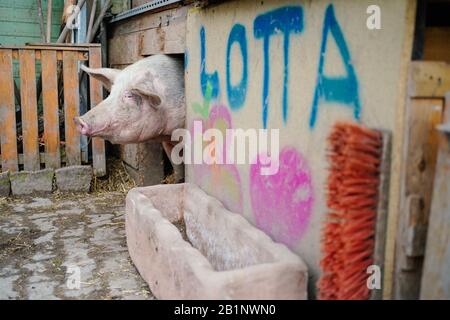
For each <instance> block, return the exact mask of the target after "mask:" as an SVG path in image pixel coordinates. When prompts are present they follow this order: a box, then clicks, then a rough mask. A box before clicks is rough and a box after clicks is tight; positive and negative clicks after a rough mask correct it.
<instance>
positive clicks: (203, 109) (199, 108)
mask: <svg viewBox="0 0 450 320" xmlns="http://www.w3.org/2000/svg"><path fill="white" fill-rule="evenodd" d="M212 89H213V88H212V85H211V83H210V82H209V81H208V82H207V83H206V92H205V99H204V100H203V105H201V104H200V103H198V102H194V103H193V104H192V109H194V112H195V113H198V114H200V115H201V116H202V118H207V117H208V115H209V107H210V104H211V99H212Z"/></svg>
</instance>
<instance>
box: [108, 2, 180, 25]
mask: <svg viewBox="0 0 450 320" xmlns="http://www.w3.org/2000/svg"><path fill="white" fill-rule="evenodd" d="M177 2H181V0H153V1H150V2H148V3H145V4H143V5H141V6H139V7H136V8H133V9H130V10H127V11H124V12H121V13H119V14H117V15H115V16H114V17H113V18H112V19H111V20H110V21H109V23H114V22H117V21H120V20H123V19H127V18H130V17H133V16H136V15H138V14H141V13H144V12H148V11H151V10H154V9H157V8H160V7H164V6H167V5H169V4H173V3H177Z"/></svg>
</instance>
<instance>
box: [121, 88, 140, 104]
mask: <svg viewBox="0 0 450 320" xmlns="http://www.w3.org/2000/svg"><path fill="white" fill-rule="evenodd" d="M123 99H124V101H125V102H133V103H137V104H139V103H140V102H141V97H139V96H138V95H136V94H133V93H132V92H130V91H125V93H124V94H123Z"/></svg>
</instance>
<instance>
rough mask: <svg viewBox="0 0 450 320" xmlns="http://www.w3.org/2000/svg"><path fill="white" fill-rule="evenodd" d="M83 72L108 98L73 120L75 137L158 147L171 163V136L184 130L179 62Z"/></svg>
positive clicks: (161, 59) (159, 60)
mask: <svg viewBox="0 0 450 320" xmlns="http://www.w3.org/2000/svg"><path fill="white" fill-rule="evenodd" d="M81 68H82V69H83V71H85V72H86V73H88V74H89V76H91V77H93V78H95V79H97V80H100V81H101V82H102V83H103V85H104V86H105V88H106V89H107V90H108V91H110V94H109V96H108V97H107V98H106V99H105V100H103V101H102V102H100V103H99V104H98V105H97V106H95V107H94V108H91V110H89V112H87V113H85V114H84V115H82V116H81V117H75V118H74V121H75V124H76V126H77V128H78V130H79V132H80V133H81V134H83V135H86V136H89V137H100V138H103V139H105V140H108V141H110V142H111V143H113V144H127V143H139V142H145V141H149V140H154V141H161V142H162V144H163V148H164V150H165V151H166V153H167V156H168V157H169V159H170V158H171V157H170V152H171V150H172V148H173V145H174V142H172V141H170V136H171V134H172V132H173V131H174V130H175V129H179V128H183V127H184V123H185V118H186V107H185V95H184V66H183V61H182V60H181V59H177V58H175V57H171V56H168V55H163V54H160V55H154V56H150V57H147V58H144V59H141V60H139V61H137V62H135V63H134V64H132V65H130V66H128V67H126V68H125V69H123V70H119V69H111V68H97V69H93V68H88V67H86V66H84V65H82V66H81ZM172 165H173V164H172ZM173 166H174V171H175V176H176V177H175V178H176V179H177V180H182V175H183V172H182V167H181V166H175V165H173Z"/></svg>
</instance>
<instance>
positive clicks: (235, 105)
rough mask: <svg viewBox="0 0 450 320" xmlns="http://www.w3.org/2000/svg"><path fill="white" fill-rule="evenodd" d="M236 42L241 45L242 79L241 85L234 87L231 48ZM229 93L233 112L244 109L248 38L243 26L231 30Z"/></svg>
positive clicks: (228, 67)
mask: <svg viewBox="0 0 450 320" xmlns="http://www.w3.org/2000/svg"><path fill="white" fill-rule="evenodd" d="M234 42H237V43H238V44H239V47H240V48H241V54H242V78H241V81H240V82H239V84H237V85H235V86H234V85H232V84H231V77H230V55H231V46H232V45H233V43H234ZM227 93H228V101H229V103H230V107H231V109H233V110H236V109H239V108H240V107H242V105H243V104H244V101H245V96H246V94H247V38H246V35H245V27H244V26H243V25H242V24H235V25H234V26H233V28H232V29H231V32H230V36H229V37H228V45H227Z"/></svg>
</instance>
